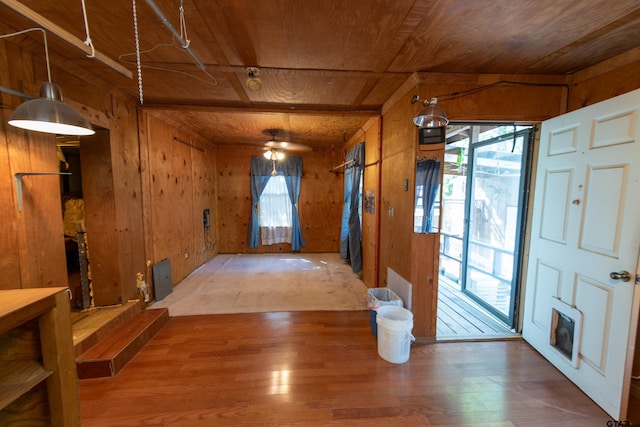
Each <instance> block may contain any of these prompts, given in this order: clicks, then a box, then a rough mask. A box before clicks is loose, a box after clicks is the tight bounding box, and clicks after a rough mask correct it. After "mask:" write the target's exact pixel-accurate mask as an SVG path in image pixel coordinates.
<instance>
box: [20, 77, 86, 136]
mask: <svg viewBox="0 0 640 427" xmlns="http://www.w3.org/2000/svg"><path fill="white" fill-rule="evenodd" d="M8 123H9V124H10V125H11V126H15V127H18V128H21V129H27V130H32V131H37V132H46V133H55V134H59V135H93V134H94V133H95V131H94V130H93V128H92V126H91V124H90V123H89V122H88V121H87V120H86V119H85V118H84V117H83V116H82V115H81V114H80V113H79V112H78V111H76V110H75V109H73V108H72V107H70V106H68V105H67V104H65V103H63V102H62V93H61V91H60V88H59V87H58V86H57V85H55V84H54V83H51V82H44V83H42V84H41V85H40V98H35V99H30V100H29V101H26V102H23V103H22V104H20V105H19V106H18V107H17V108H16V109H15V110H14V111H13V113H12V114H11V116H10V117H9V121H8Z"/></svg>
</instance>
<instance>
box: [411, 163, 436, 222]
mask: <svg viewBox="0 0 640 427" xmlns="http://www.w3.org/2000/svg"><path fill="white" fill-rule="evenodd" d="M419 185H421V186H422V212H424V214H423V216H422V225H421V227H420V232H421V233H429V232H430V231H431V229H432V226H433V224H432V219H433V205H434V203H435V201H436V196H437V195H438V189H439V188H440V161H439V160H436V159H419V160H418V162H417V163H416V186H419Z"/></svg>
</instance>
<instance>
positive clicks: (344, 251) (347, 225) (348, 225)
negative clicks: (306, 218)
mask: <svg viewBox="0 0 640 427" xmlns="http://www.w3.org/2000/svg"><path fill="white" fill-rule="evenodd" d="M346 162H349V164H348V165H347V166H346V167H345V173H344V179H345V200H344V206H343V212H342V227H341V232H340V257H341V258H342V259H349V260H350V262H351V269H352V270H353V272H354V273H360V272H361V271H362V230H361V229H360V206H361V194H360V180H361V177H362V171H363V170H364V142H361V143H360V144H358V145H356V146H355V147H353V149H351V150H350V151H349V152H348V153H347V157H346Z"/></svg>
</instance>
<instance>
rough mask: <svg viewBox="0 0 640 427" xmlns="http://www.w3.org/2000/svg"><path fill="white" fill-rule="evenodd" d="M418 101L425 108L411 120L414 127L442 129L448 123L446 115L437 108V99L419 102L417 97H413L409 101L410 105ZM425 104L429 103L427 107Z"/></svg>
mask: <svg viewBox="0 0 640 427" xmlns="http://www.w3.org/2000/svg"><path fill="white" fill-rule="evenodd" d="M418 101H419V102H422V103H423V104H424V105H425V107H424V108H423V109H422V110H420V111H419V112H418V114H416V116H415V117H414V118H413V123H414V124H415V125H416V126H418V127H422V128H442V127H445V126H446V125H447V124H448V123H449V119H448V118H447V114H446V113H445V112H444V110H443V109H442V108H440V107H438V99H437V98H431V100H429V101H427V100H426V99H425V100H421V99H420V97H418V95H415V96H414V97H413V98H412V99H411V103H412V104H415V103H416V102H418ZM427 102H428V103H429V104H428V105H427Z"/></svg>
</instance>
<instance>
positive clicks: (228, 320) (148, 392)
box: [80, 311, 609, 427]
mask: <svg viewBox="0 0 640 427" xmlns="http://www.w3.org/2000/svg"><path fill="white" fill-rule="evenodd" d="M80 393H81V410H82V421H83V426H85V427H91V426H109V427H114V426H212V427H215V426H285V425H286V426H385V427H388V426H393V427H396V426H463V425H464V426H542V425H553V426H606V425H607V421H608V420H609V417H608V416H607V415H606V414H605V413H604V412H603V411H602V410H601V409H600V408H599V407H598V406H596V405H595V404H594V403H593V402H592V401H591V400H590V399H589V398H587V397H586V396H585V395H584V394H583V393H582V392H581V391H580V390H579V389H577V388H576V387H575V386H574V385H573V384H572V383H571V382H570V381H569V380H567V379H566V378H565V377H564V376H563V375H562V374H560V373H559V371H557V370H556V369H555V368H553V367H552V366H551V365H550V364H549V363H548V362H546V361H545V360H544V359H543V358H542V357H541V356H540V355H539V354H538V353H536V352H535V351H534V350H533V349H532V348H531V347H530V346H529V345H528V344H526V343H525V342H523V341H495V342H468V343H461V342H456V343H438V344H415V345H414V346H413V347H412V349H411V356H410V359H409V361H408V362H407V363H405V364H400V365H394V364H391V363H388V362H386V361H384V360H383V359H381V358H380V357H379V356H378V354H377V344H376V338H375V337H374V336H373V335H372V334H371V331H370V327H369V313H368V311H351V312H295V313H255V314H226V315H209V316H188V317H176V318H171V319H170V320H169V323H168V324H167V325H166V326H165V327H164V328H163V329H162V330H161V331H160V332H158V334H157V335H156V336H155V337H154V338H153V339H152V340H151V341H150V342H149V343H148V344H147V345H146V346H145V347H144V348H143V349H142V350H141V351H140V353H138V354H137V355H136V356H135V357H134V358H133V359H132V360H131V362H129V364H128V365H127V366H126V367H125V368H124V369H123V370H122V371H121V372H120V373H119V374H118V375H117V376H116V377H113V378H108V379H91V380H81V381H80Z"/></svg>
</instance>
